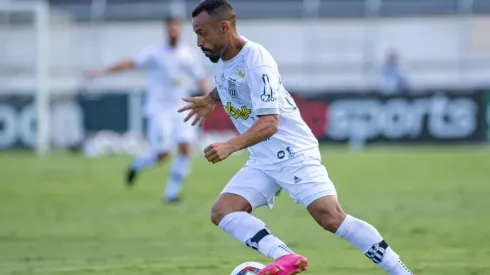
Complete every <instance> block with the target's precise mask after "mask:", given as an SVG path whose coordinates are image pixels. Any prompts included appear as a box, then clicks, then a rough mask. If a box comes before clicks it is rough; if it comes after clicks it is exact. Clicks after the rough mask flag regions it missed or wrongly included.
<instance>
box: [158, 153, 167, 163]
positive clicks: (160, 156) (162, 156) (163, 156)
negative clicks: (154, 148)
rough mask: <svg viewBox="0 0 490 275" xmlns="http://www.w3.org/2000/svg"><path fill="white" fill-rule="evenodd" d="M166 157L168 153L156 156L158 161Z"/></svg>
mask: <svg viewBox="0 0 490 275" xmlns="http://www.w3.org/2000/svg"><path fill="white" fill-rule="evenodd" d="M167 157H168V153H159V154H158V156H157V159H158V161H159V162H160V161H163V160H165V159H166V158H167Z"/></svg>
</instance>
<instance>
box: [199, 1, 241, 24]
mask: <svg viewBox="0 0 490 275" xmlns="http://www.w3.org/2000/svg"><path fill="white" fill-rule="evenodd" d="M201 12H207V13H208V14H209V15H211V16H218V17H220V19H227V20H230V19H234V18H235V11H234V10H233V7H232V6H231V4H230V3H229V2H228V1H227V0H204V1H201V3H199V5H197V7H196V8H195V9H194V10H193V11H192V17H196V16H198V15H199V14H200V13H201Z"/></svg>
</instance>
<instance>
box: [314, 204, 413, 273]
mask: <svg viewBox="0 0 490 275" xmlns="http://www.w3.org/2000/svg"><path fill="white" fill-rule="evenodd" d="M307 209H308V212H310V214H311V215H312V216H313V218H314V219H315V220H316V221H317V223H318V224H319V225H321V226H322V227H323V228H324V229H325V230H328V231H330V232H333V233H335V235H337V236H339V237H341V238H343V239H345V240H347V241H349V242H350V243H352V244H353V245H354V246H355V247H356V248H357V249H359V250H360V251H362V253H364V255H365V256H366V257H368V258H369V259H370V260H371V261H373V262H374V263H375V264H377V265H378V266H379V267H380V268H382V269H383V270H384V271H386V272H387V273H388V274H391V275H410V274H412V272H411V271H410V270H408V268H407V267H406V266H405V265H404V264H403V262H402V261H401V260H400V257H399V256H398V254H396V253H395V251H394V250H393V249H392V248H391V247H390V246H389V245H388V243H387V242H386V241H385V240H384V239H383V238H382V237H381V235H380V234H379V232H378V230H376V228H374V226H372V225H370V224H369V223H367V222H364V221H362V220H359V219H357V218H355V217H352V216H350V215H347V214H345V213H344V212H343V210H342V208H341V207H340V205H339V203H338V202H337V198H336V197H335V196H329V197H323V198H320V199H318V200H316V201H314V202H312V203H311V204H310V205H308V207H307Z"/></svg>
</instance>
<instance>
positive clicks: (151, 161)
mask: <svg viewBox="0 0 490 275" xmlns="http://www.w3.org/2000/svg"><path fill="white" fill-rule="evenodd" d="M157 162H158V154H156V153H151V154H148V155H146V156H142V157H139V158H135V159H134V160H133V163H132V164H131V169H133V170H135V171H140V170H141V169H143V168H146V167H150V166H153V165H155V164H156V163H157Z"/></svg>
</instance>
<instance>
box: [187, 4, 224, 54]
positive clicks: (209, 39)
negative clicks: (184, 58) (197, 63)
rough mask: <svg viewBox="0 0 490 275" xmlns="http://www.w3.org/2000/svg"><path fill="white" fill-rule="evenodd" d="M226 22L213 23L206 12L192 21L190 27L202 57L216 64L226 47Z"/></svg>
mask: <svg viewBox="0 0 490 275" xmlns="http://www.w3.org/2000/svg"><path fill="white" fill-rule="evenodd" d="M223 24H227V23H226V22H214V21H212V20H211V18H210V17H209V15H208V14H207V13H206V12H202V13H200V14H199V15H197V16H196V17H194V19H193V20H192V27H193V28H194V32H195V33H196V34H197V46H198V47H199V48H201V50H202V52H203V53H204V55H205V56H206V57H207V58H209V60H211V62H213V63H216V62H218V61H219V59H220V58H221V53H222V52H223V49H224V48H225V47H226V33H227V30H228V26H225V27H223V26H222V25H223Z"/></svg>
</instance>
